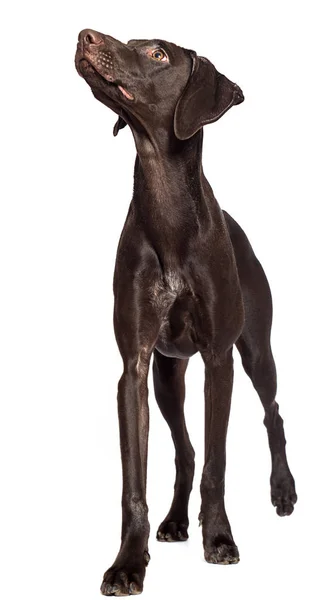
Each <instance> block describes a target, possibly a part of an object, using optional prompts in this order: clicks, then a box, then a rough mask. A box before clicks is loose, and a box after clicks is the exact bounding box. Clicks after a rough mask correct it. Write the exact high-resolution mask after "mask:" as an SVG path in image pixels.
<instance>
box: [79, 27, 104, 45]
mask: <svg viewBox="0 0 335 600" xmlns="http://www.w3.org/2000/svg"><path fill="white" fill-rule="evenodd" d="M79 41H80V42H82V43H83V44H84V46H99V45H100V44H102V43H103V37H102V35H101V33H98V32H97V31H94V30H93V29H83V31H81V32H80V34H79Z"/></svg>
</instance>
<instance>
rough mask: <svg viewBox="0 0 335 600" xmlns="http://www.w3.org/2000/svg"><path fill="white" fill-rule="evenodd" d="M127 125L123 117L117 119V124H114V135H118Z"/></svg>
mask: <svg viewBox="0 0 335 600" xmlns="http://www.w3.org/2000/svg"><path fill="white" fill-rule="evenodd" d="M126 125H127V123H126V122H125V121H124V120H123V119H122V117H119V118H118V120H117V121H116V123H115V125H114V128H113V135H114V136H117V134H118V133H119V131H120V129H123V128H124V127H125V126H126Z"/></svg>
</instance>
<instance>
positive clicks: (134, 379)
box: [101, 349, 150, 596]
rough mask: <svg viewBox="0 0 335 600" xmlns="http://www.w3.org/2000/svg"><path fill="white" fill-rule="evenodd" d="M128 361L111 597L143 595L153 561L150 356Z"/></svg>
mask: <svg viewBox="0 0 335 600" xmlns="http://www.w3.org/2000/svg"><path fill="white" fill-rule="evenodd" d="M123 358H124V371H123V374H122V377H121V379H120V381H119V386H118V413H119V425H120V445H121V458H122V472H123V493H122V534H121V547H120V551H119V554H118V556H117V557H116V560H115V562H114V564H113V565H112V567H111V568H110V569H108V571H107V572H106V573H105V575H104V580H103V583H102V586H101V592H102V593H103V594H105V595H107V596H111V595H115V596H121V595H122V596H124V595H128V594H139V593H141V591H142V589H143V580H144V575H145V567H146V565H147V564H148V562H149V554H148V537H149V522H148V508H147V503H146V470H147V444H148V430H149V409H148V389H147V375H148V369H149V362H150V354H148V353H147V352H146V351H145V350H143V349H139V350H138V352H137V353H134V354H132V356H127V357H125V356H124V357H123Z"/></svg>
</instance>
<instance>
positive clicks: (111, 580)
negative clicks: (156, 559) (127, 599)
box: [100, 552, 150, 596]
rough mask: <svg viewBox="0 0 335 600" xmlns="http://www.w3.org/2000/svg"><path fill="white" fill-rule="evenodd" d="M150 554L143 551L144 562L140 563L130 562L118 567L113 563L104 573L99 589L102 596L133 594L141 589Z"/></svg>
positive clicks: (138, 592)
mask: <svg viewBox="0 0 335 600" xmlns="http://www.w3.org/2000/svg"><path fill="white" fill-rule="evenodd" d="M149 560H150V556H149V553H148V552H145V553H144V562H143V563H142V564H141V565H136V564H131V563H129V565H125V566H124V567H119V566H116V565H113V566H112V567H111V568H110V569H108V571H106V573H105V574H104V578H103V582H102V584H101V588H100V591H101V593H102V594H103V595H104V596H134V595H136V594H141V593H142V591H143V580H144V576H145V566H146V565H147V564H148V562H149Z"/></svg>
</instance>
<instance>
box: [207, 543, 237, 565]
mask: <svg viewBox="0 0 335 600" xmlns="http://www.w3.org/2000/svg"><path fill="white" fill-rule="evenodd" d="M205 560H206V561H207V562H209V563H212V564H214V565H234V564H236V563H238V562H239V560H240V555H239V552H238V548H237V546H235V544H229V543H225V542H224V541H220V540H219V539H218V540H217V541H215V542H214V543H213V544H212V545H211V546H209V547H208V546H207V547H205Z"/></svg>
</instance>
